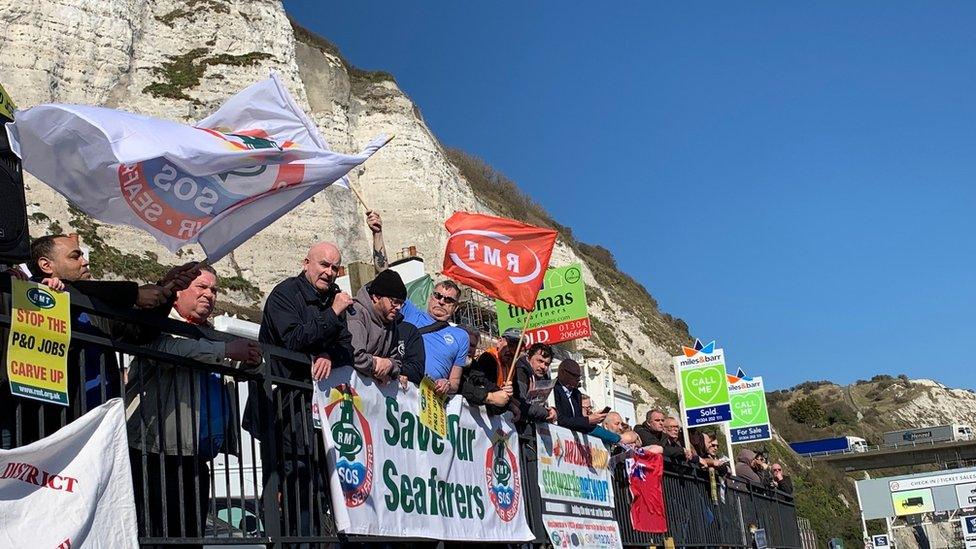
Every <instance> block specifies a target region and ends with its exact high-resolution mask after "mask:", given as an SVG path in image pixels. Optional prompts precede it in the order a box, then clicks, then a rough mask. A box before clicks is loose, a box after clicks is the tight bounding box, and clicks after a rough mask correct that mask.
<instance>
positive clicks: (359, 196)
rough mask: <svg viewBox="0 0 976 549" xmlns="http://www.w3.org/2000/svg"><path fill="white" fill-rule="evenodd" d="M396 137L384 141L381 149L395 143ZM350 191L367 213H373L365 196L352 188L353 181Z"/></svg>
mask: <svg viewBox="0 0 976 549" xmlns="http://www.w3.org/2000/svg"><path fill="white" fill-rule="evenodd" d="M394 137H396V134H391V135H390V137H389V138H388V139H387V140H386V141H384V142H383V144H382V145H380V147H384V146H386V145H387V144H388V143H389V142H390V141H393V138H394ZM349 190H350V191H352V194H354V195H356V198H357V199H358V200H359V203H360V204H362V205H363V208H364V209H365V210H366V212H367V213H368V212H371V211H373V210H372V209H371V208H370V207H369V206H367V205H366V201H365V200H363V195H361V194H359V191H357V190H356V187H353V186H352V182H351V181H350V182H349Z"/></svg>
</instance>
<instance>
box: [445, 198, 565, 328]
mask: <svg viewBox="0 0 976 549" xmlns="http://www.w3.org/2000/svg"><path fill="white" fill-rule="evenodd" d="M444 226H445V227H446V228H447V231H448V232H449V233H451V235H450V237H448V239H447V248H446V249H445V250H444V269H443V272H444V275H445V276H449V277H451V278H453V279H454V280H457V281H458V282H461V283H462V284H466V285H468V286H470V287H472V288H474V289H476V290H479V291H481V292H484V293H486V294H488V295H489V296H491V297H494V298H497V299H501V300H502V301H505V302H507V303H511V304H512V305H516V306H518V307H522V308H523V309H526V310H529V311H531V310H533V309H535V300H536V296H537V295H538V294H539V289H540V288H541V287H542V282H543V279H544V278H545V274H546V269H547V268H548V267H549V257H550V256H551V255H552V247H553V246H554V245H555V244H556V236H557V233H556V231H553V230H551V229H543V228H540V227H534V226H532V225H527V224H525V223H522V222H520V221H515V220H513V219H506V218H503V217H494V216H490V215H484V214H473V213H467V212H455V213H454V215H452V216H451V217H450V219H448V220H447V221H445V222H444Z"/></svg>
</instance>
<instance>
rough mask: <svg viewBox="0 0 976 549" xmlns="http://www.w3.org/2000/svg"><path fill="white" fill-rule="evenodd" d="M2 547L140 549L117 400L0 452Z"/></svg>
mask: <svg viewBox="0 0 976 549" xmlns="http://www.w3.org/2000/svg"><path fill="white" fill-rule="evenodd" d="M0 502H3V503H2V504H0V547H44V548H49V549H68V548H74V547H85V548H86V549H88V548H95V549H99V548H103V547H104V548H105V549H110V548H112V549H114V548H119V547H139V539H138V533H137V529H136V508H135V499H134V496H133V493H132V472H131V470H130V469H129V451H128V444H127V442H126V437H125V413H124V410H123V405H122V399H120V398H114V399H112V400H110V401H109V402H107V403H105V404H103V405H101V406H99V407H98V408H95V409H93V410H91V411H90V412H88V413H87V414H85V415H84V416H82V417H81V418H79V419H78V420H76V421H74V422H72V423H69V424H68V425H67V426H66V427H64V428H62V429H60V430H58V431H57V432H55V433H54V434H52V435H51V436H49V437H46V438H44V439H42V440H39V441H37V442H34V443H33V444H28V445H27V446H23V447H20V448H16V449H14V450H0Z"/></svg>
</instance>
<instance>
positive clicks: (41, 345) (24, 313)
mask: <svg viewBox="0 0 976 549" xmlns="http://www.w3.org/2000/svg"><path fill="white" fill-rule="evenodd" d="M11 293H12V294H13V303H12V307H11V311H10V319H11V321H10V337H9V338H8V339H7V377H8V379H9V380H10V392H11V394H13V395H16V396H21V397H24V398H31V399H34V400H40V401H42V402H50V403H54V404H61V405H64V406H67V405H68V343H69V342H70V341H71V321H70V312H71V298H70V297H69V295H68V293H67V292H55V291H53V290H51V289H49V288H47V287H45V286H41V285H40V284H35V283H34V282H25V281H23V280H13V281H12V284H11Z"/></svg>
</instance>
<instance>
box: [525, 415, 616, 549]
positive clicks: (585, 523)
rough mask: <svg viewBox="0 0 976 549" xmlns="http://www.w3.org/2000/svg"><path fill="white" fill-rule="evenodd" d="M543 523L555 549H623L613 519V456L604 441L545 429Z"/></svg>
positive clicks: (540, 430) (540, 433)
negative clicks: (611, 456) (580, 547)
mask: <svg viewBox="0 0 976 549" xmlns="http://www.w3.org/2000/svg"><path fill="white" fill-rule="evenodd" d="M536 433H537V434H536V444H537V446H538V448H539V450H538V452H539V465H538V467H539V491H540V493H541V494H542V519H543V522H545V525H546V532H547V533H548V534H549V539H550V541H551V542H552V544H553V546H554V547H578V546H583V547H601V548H610V547H612V548H616V549H620V548H621V547H623V545H622V541H621V539H620V528H619V526H618V525H617V521H616V519H615V518H614V516H613V474H612V472H611V469H610V452H609V451H608V450H607V447H606V444H604V443H603V441H602V440H600V439H598V438H596V437H591V436H587V435H585V434H583V433H578V432H576V431H571V430H569V429H564V428H563V427H557V426H555V425H548V424H540V425H538V426H537V431H536Z"/></svg>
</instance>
